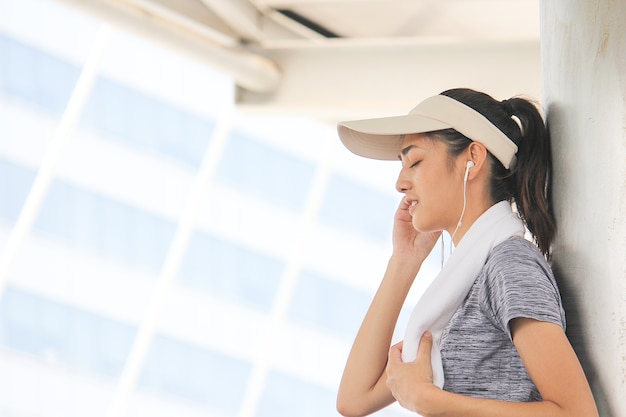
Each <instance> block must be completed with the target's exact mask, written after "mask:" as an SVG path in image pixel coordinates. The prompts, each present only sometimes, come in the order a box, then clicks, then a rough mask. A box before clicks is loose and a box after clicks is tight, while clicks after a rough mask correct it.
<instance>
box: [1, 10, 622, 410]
mask: <svg viewBox="0 0 626 417" xmlns="http://www.w3.org/2000/svg"><path fill="white" fill-rule="evenodd" d="M253 5H254V7H256V9H255V8H254V7H253ZM624 12H625V10H624V6H623V5H621V6H620V3H619V2H611V1H603V0H598V1H592V2H588V1H586V0H585V1H583V0H580V1H571V0H555V1H546V2H541V3H540V2H539V1H538V0H506V1H505V0H503V1H493V0H471V1H437V2H434V1H413V0H394V1H391V0H228V1H220V0H180V1H178V0H176V1H175V0H63V1H56V0H0V417H57V416H58V417H72V416H80V417H85V416H89V417H92V416H93V417H99V416H102V417H121V416H128V417H130V416H173V415H175V416H190V417H193V416H211V417H291V416H298V417H309V416H310V417H313V416H314V417H326V416H337V415H338V414H337V412H336V411H335V396H336V390H337V386H338V384H339V379H340V377H341V373H342V370H343V366H344V362H345V359H346V357H347V355H348V352H349V349H350V346H351V343H352V339H353V338H354V336H355V334H356V332H357V330H358V326H359V324H360V321H361V319H362V317H363V315H364V313H365V310H366V309H367V306H368V304H369V301H370V300H371V298H372V296H373V293H374V291H375V290H376V288H377V285H378V282H379V280H380V278H381V276H382V273H383V271H384V269H385V266H386V263H387V259H388V257H389V255H390V250H391V246H390V240H391V225H392V217H393V213H394V211H395V208H396V206H397V204H398V202H399V198H400V195H399V194H398V193H397V192H396V191H395V190H394V185H395V179H396V175H397V171H398V168H399V163H394V162H385V163H383V162H378V161H370V160H365V159H362V158H358V157H356V156H354V155H352V154H350V153H349V152H348V151H347V150H345V149H344V148H343V147H342V146H341V144H340V142H339V140H338V138H337V135H336V133H335V124H336V122H337V121H339V120H344V119H350V118H359V117H370V116H385V115H390V114H398V113H404V112H407V111H408V110H410V109H411V108H412V107H413V106H414V105H415V104H416V103H417V102H418V101H419V100H421V99H422V98H424V97H426V96H429V95H433V94H437V93H439V92H440V91H442V90H445V89H448V88H453V87H457V86H467V87H472V88H477V89H481V90H484V91H486V92H488V93H491V94H493V95H494V96H495V97H496V98H500V99H502V98H507V97H510V96H512V95H516V94H522V95H527V96H531V97H535V98H537V99H540V100H542V103H543V106H544V108H545V109H547V110H548V115H549V116H551V117H550V122H551V128H552V132H553V138H554V142H553V143H554V148H555V154H556V155H557V157H556V158H555V161H556V164H555V183H556V184H557V187H555V198H556V200H557V205H556V212H557V213H556V214H557V218H558V221H559V224H560V225H561V226H562V227H561V232H560V235H559V241H558V242H557V244H556V247H555V262H556V266H557V269H556V270H557V272H558V274H559V275H560V277H561V278H562V279H563V282H564V283H565V284H566V285H565V286H564V289H565V290H567V291H566V293H567V294H566V295H567V297H566V301H567V302H568V303H569V304H570V305H571V307H572V308H571V309H570V310H569V311H570V312H573V313H574V314H571V315H570V316H569V317H568V321H569V324H568V332H571V333H570V335H569V336H570V338H571V339H572V340H573V343H574V345H575V348H576V349H577V353H578V354H579V356H580V357H581V358H582V360H583V365H584V366H585V370H586V371H587V372H588V375H589V377H590V381H591V384H592V388H593V389H594V393H595V395H596V397H597V400H598V401H599V405H600V409H601V414H602V416H603V417H617V416H619V415H621V414H619V410H620V409H624V406H625V404H624V398H626V397H624V396H623V385H624V378H623V375H624V374H625V372H626V365H625V362H624V357H626V356H624V354H623V352H624V348H625V347H626V343H625V342H624V340H625V339H624V336H623V334H624V329H623V322H624V321H623V319H624V317H625V316H626V310H625V309H624V305H626V303H624V302H622V301H620V300H624V296H625V295H626V291H624V285H623V282H624V281H623V276H624V273H625V272H624V271H625V269H624V268H626V263H625V260H624V259H625V258H624V247H625V245H626V241H624V240H623V230H624V227H626V223H625V219H624V216H623V213H624V210H623V207H624V201H625V200H624V199H623V195H624V192H623V190H624V186H625V184H624V182H623V178H625V175H624V172H623V167H624V166H625V165H624V164H623V163H622V162H623V158H624V152H625V150H626V148H625V147H624V146H621V147H620V143H622V145H623V144H624V143H626V142H623V141H622V142H619V140H618V139H619V138H620V137H623V135H624V131H623V124H620V123H621V121H623V113H624V100H623V97H624V94H623V90H624V83H623V82H622V81H620V80H621V79H623V76H622V75H623V74H624V71H623V69H624V66H625V65H626V64H625V63H626V60H624V59H623V58H624V56H623V51H624V50H626V49H625V48H624V45H626V40H625V38H626V37H625V36H624V34H626V24H625V23H624V22H626V19H623V18H622V17H623V14H624ZM540 15H541V18H542V19H541V24H540ZM540 30H541V41H540V36H539V35H540ZM542 77H543V78H542ZM542 84H543V85H542ZM598 126H602V127H603V128H602V129H598ZM589 138H594V141H595V142H593V143H600V144H601V146H593V149H590V147H589V143H590V142H589ZM581 167H582V168H581ZM598 167H602V169H601V170H600V169H598ZM605 171H606V172H605ZM581 196H583V198H581ZM620 196H621V197H620ZM583 203H584V204H583ZM449 246H450V245H449V242H447V243H446V246H445V251H444V254H445V256H447V254H448V248H449ZM442 256H444V255H442V251H441V248H440V247H438V248H436V249H435V250H434V251H433V254H432V256H431V258H429V260H428V262H427V264H426V265H425V266H424V268H423V270H422V271H421V272H420V275H419V276H418V278H417V280H416V284H415V285H414V288H413V290H412V292H411V294H410V295H409V298H408V300H407V302H406V305H405V308H404V310H403V312H402V314H401V317H400V321H399V323H398V329H397V331H396V337H395V339H396V340H400V339H401V337H402V331H403V328H404V325H405V323H406V319H407V316H408V314H409V313H410V310H411V308H412V306H413V305H414V303H415V300H416V299H417V297H418V296H419V294H420V293H421V292H422V291H423V289H424V288H425V286H426V285H427V284H428V283H429V280H430V279H432V278H433V277H434V276H435V274H436V273H437V272H438V270H439V268H440V264H441V260H442V259H441V257H442ZM590 276H592V277H593V279H591V280H590V279H589V277H590ZM598 283H600V285H599V284H598ZM620 297H621V298H620ZM620 306H621V307H620ZM620 381H621V385H620ZM620 404H621V406H620ZM620 407H621V408H620ZM377 415H379V416H386V417H396V416H398V417H399V416H405V415H410V414H409V413H408V412H406V411H404V410H402V409H401V408H400V407H399V406H397V405H394V406H392V407H390V408H388V409H385V410H383V411H381V412H379V413H377Z"/></svg>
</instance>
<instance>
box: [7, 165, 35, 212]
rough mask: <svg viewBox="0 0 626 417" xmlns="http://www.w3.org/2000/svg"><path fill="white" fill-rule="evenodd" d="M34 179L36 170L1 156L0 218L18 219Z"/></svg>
mask: <svg viewBox="0 0 626 417" xmlns="http://www.w3.org/2000/svg"><path fill="white" fill-rule="evenodd" d="M34 179H35V172H34V171H32V170H28V169H25V168H23V167H21V166H19V165H16V164H14V163H12V162H9V161H6V160H4V159H1V158H0V218H2V219H4V220H5V221H7V222H8V223H14V222H15V221H16V220H17V216H18V215H19V214H20V210H21V209H22V206H23V205H24V202H25V201H26V197H27V196H28V192H29V190H30V187H31V185H32V183H33V180H34Z"/></svg>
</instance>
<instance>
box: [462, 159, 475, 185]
mask: <svg viewBox="0 0 626 417" xmlns="http://www.w3.org/2000/svg"><path fill="white" fill-rule="evenodd" d="M474 165H475V164H474V161H467V164H466V166H465V176H464V177H463V182H467V177H468V176H469V170H470V169H472V167H473V166H474Z"/></svg>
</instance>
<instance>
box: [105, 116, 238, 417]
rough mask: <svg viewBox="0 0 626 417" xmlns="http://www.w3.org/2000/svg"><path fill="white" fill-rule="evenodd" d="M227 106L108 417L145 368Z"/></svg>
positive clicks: (217, 153) (221, 141)
mask: <svg viewBox="0 0 626 417" xmlns="http://www.w3.org/2000/svg"><path fill="white" fill-rule="evenodd" d="M227 107H228V108H227V109H225V110H224V113H223V114H222V115H221V116H220V117H219V118H218V120H217V125H216V127H215V131H214V132H213V135H212V138H211V141H210V142H209V145H208V146H207V149H206V151H205V153H204V157H203V160H202V164H201V166H200V169H199V170H198V173H197V174H196V179H195V181H194V184H193V187H192V189H191V191H190V194H189V197H188V199H187V202H186V204H185V207H184V210H183V213H182V215H181V218H180V222H179V224H178V227H177V229H176V233H175V234H174V238H173V239H172V243H171V245H170V247H169V250H168V253H167V256H166V258H165V261H164V263H163V267H162V268H161V271H160V273H159V277H158V279H157V283H156V285H155V287H154V290H153V292H152V296H151V297H150V299H149V300H148V304H147V306H146V309H145V311H144V313H143V317H142V319H141V323H140V325H139V330H138V332H137V336H136V337H135V340H134V342H133V345H132V347H131V351H130V354H129V356H128V359H127V360H126V364H125V366H124V369H123V370H122V374H121V375H120V379H119V381H118V383H117V386H116V388H115V392H114V395H113V400H112V402H111V405H110V407H109V410H108V412H107V414H106V415H107V417H118V416H119V415H121V413H122V411H123V409H124V407H125V405H126V403H127V401H128V397H129V396H130V394H131V393H132V392H133V390H134V388H135V385H136V384H137V379H138V377H139V373H140V372H141V369H142V368H143V364H144V362H145V359H146V355H147V354H148V351H149V349H150V345H151V343H152V340H153V339H154V334H155V332H156V329H157V324H158V319H159V316H160V314H161V311H162V309H163V305H164V302H165V299H166V296H167V294H168V293H169V292H170V289H171V287H172V285H173V284H174V280H175V278H176V275H177V273H178V270H179V268H180V265H181V262H182V260H183V257H184V255H185V253H186V251H187V247H188V245H189V241H190V239H191V236H192V234H193V231H194V225H195V222H196V218H197V214H198V210H199V208H200V203H201V201H202V198H203V196H204V195H205V194H206V192H207V189H208V187H209V185H210V184H211V181H212V179H213V176H214V174H215V171H216V169H217V166H218V164H219V161H220V158H221V156H222V154H223V151H224V148H225V147H226V143H227V141H228V135H229V132H230V126H231V123H232V118H233V112H234V106H232V105H231V106H227Z"/></svg>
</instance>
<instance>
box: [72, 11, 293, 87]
mask: <svg viewBox="0 0 626 417" xmlns="http://www.w3.org/2000/svg"><path fill="white" fill-rule="evenodd" d="M61 1H63V2H64V3H68V4H69V5H71V6H73V7H76V8H77V9H80V10H83V11H85V12H88V13H91V14H93V15H95V16H96V17H97V18H100V19H103V20H106V21H109V22H112V23H114V24H115V25H116V26H119V27H122V28H124V29H126V30H129V31H131V32H134V33H137V34H139V35H142V36H145V37H147V38H149V39H151V40H153V41H155V42H157V43H160V44H162V45H165V46H167V47H170V48H172V49H174V50H177V51H179V52H183V53H186V54H188V55H189V56H191V57H193V58H195V59H198V60H200V61H201V62H204V63H206V64H207V65H209V66H211V67H213V68H215V69H216V70H218V71H221V72H223V73H225V74H228V75H229V76H231V77H232V78H233V79H234V80H235V83H236V84H238V85H239V86H241V87H243V88H246V89H249V90H251V91H257V92H267V91H272V90H273V89H274V88H275V87H276V86H277V85H278V83H279V82H280V79H281V74H280V71H279V70H278V67H277V66H276V65H275V64H274V63H273V62H272V61H271V60H269V59H267V58H266V57H263V56H261V55H258V54H254V53H251V52H250V51H248V50H246V49H244V48H242V47H239V46H235V45H238V44H236V43H234V44H233V45H231V46H230V47H229V46H228V45H229V44H230V41H229V39H228V38H227V37H226V35H223V34H220V33H218V32H216V31H214V30H212V29H211V28H210V27H209V26H206V25H200V24H197V23H196V22H193V21H192V20H190V19H186V18H185V17H184V16H183V15H179V14H177V13H175V10H173V9H168V8H165V7H161V8H159V7H157V6H155V5H154V4H152V2H148V1H144V0H133V1H117V0H61ZM148 5H149V9H146V7H148Z"/></svg>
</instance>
